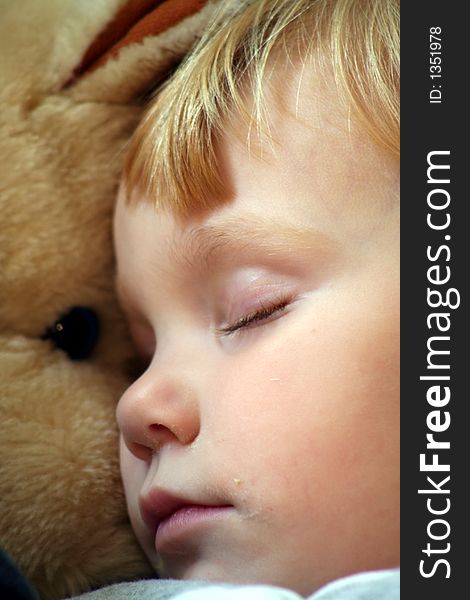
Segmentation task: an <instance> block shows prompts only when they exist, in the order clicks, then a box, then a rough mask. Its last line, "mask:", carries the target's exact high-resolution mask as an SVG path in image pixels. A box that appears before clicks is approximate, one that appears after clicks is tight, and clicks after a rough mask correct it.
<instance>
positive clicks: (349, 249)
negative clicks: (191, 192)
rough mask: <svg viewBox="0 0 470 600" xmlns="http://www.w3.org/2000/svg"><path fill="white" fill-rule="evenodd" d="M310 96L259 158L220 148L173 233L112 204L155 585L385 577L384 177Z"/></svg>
mask: <svg viewBox="0 0 470 600" xmlns="http://www.w3.org/2000/svg"><path fill="white" fill-rule="evenodd" d="M317 83H318V85H317V87H316V88H315V89H316V95H315V94H313V95H312V93H309V94H306V93H304V94H301V95H300V98H301V101H300V104H298V102H297V100H296V94H295V91H296V90H295V85H294V86H286V89H292V90H293V91H292V92H287V93H286V95H285V97H283V98H280V97H278V98H277V101H275V100H274V98H273V97H271V99H270V100H268V102H269V103H270V104H268V108H269V110H270V111H271V114H272V119H273V121H272V130H273V131H274V132H275V136H276V142H275V143H274V146H273V147H272V148H270V149H268V147H267V146H265V147H264V151H265V155H264V157H263V159H262V160H260V159H259V158H256V157H255V156H250V155H249V153H248V151H247V149H246V148H245V147H244V146H243V145H242V144H240V143H239V142H236V141H235V140H233V139H231V138H227V139H225V140H223V141H222V143H221V145H220V148H219V150H220V156H221V158H222V160H223V165H224V172H225V174H226V176H227V178H228V181H229V183H230V185H231V188H232V191H233V200H232V201H231V202H229V203H227V204H225V205H224V206H223V207H222V208H219V209H217V210H215V211H213V212H212V213H211V214H209V215H206V216H204V217H203V218H200V219H199V220H196V219H193V220H188V221H186V222H184V223H182V222H180V221H178V220H176V219H175V218H174V217H173V216H172V215H170V214H168V213H165V212H158V213H157V212H155V209H154V208H153V207H152V206H151V205H150V204H148V203H141V204H139V205H137V206H131V207H129V206H127V205H125V203H124V202H123V199H122V198H119V200H118V206H117V211H116V220H115V238H116V252H117V260H118V283H119V288H120V290H121V295H122V298H123V303H124V305H125V307H126V312H127V313H128V316H129V321H130V326H131V329H132V332H133V336H134V338H135V341H136V344H137V346H138V347H139V349H140V351H141V353H142V354H143V355H144V356H147V357H148V359H149V362H150V364H149V366H148V368H147V370H146V371H145V373H144V374H143V375H142V376H141V377H140V378H139V379H138V380H137V381H136V382H135V383H134V384H133V385H132V386H131V387H130V388H129V389H128V390H127V391H126V393H125V394H124V395H123V397H122V398H121V400H120V402H119V406H118V410H117V416H118V422H119V426H120V428H121V431H122V439H123V443H122V444H121V459H122V476H123V480H124V486H125V490H126V495H127V500H128V506H129V511H130V516H131V520H132V523H133V526H134V529H135V531H136V534H137V537H138V539H139V540H140V542H141V544H142V546H143V548H144V549H145V551H146V553H147V555H148V556H149V558H150V560H151V561H152V563H153V564H154V565H155V566H157V565H158V566H159V567H162V568H163V572H164V575H166V576H169V577H175V578H184V579H190V578H193V579H209V580H219V579H220V580H225V581H235V582H263V583H273V584H278V585H283V586H287V587H290V588H292V589H294V590H296V591H298V592H300V593H309V592H312V591H313V590H314V589H316V588H318V587H319V586H320V585H322V584H323V583H325V582H327V581H330V580H332V579H335V578H337V577H340V576H343V575H347V574H350V573H353V572H357V571H361V570H367V569H374V568H382V567H388V566H395V565H397V564H398V545H399V543H398V522H399V398H398V390H399V219H398V217H399V214H398V211H399V208H398V165H397V164H395V163H394V162H392V161H391V160H388V159H386V158H385V156H384V155H383V154H381V153H380V152H379V151H378V150H377V149H376V147H375V146H373V145H372V143H371V142H370V141H369V140H368V139H367V138H366V136H365V135H363V134H362V133H361V131H360V129H359V128H358V127H356V126H355V125H354V123H352V124H351V123H350V122H349V120H348V114H347V111H345V110H343V109H342V108H341V106H340V105H339V101H338V100H337V98H336V96H335V95H334V92H333V89H332V87H331V86H325V85H323V84H321V83H320V82H317ZM302 98H303V100H302ZM296 102H297V115H296V116H294V115H293V114H287V112H288V110H289V109H291V113H294V112H295V103H296ZM281 104H282V107H280V105H281ZM243 319H244V320H243ZM224 328H225V329H226V330H225V331H224V332H221V331H216V330H222V329H224ZM167 494H169V495H170V496H171V497H172V498H170V499H169V498H168V497H167ZM173 497H176V500H175V502H173V500H174V499H175V498H173ZM182 505H184V506H190V505H192V506H194V505H198V506H199V508H198V509H195V508H194V507H193V508H192V509H188V508H187V509H186V510H184V509H183V510H181V511H179V512H174V511H175V510H176V509H177V508H179V507H180V506H182ZM161 507H164V508H165V514H166V512H167V511H173V512H174V516H172V517H170V518H169V519H166V520H164V521H163V522H162V523H161V524H160V525H159V526H158V529H157V525H158V521H159V519H160V518H161V517H162V516H163V515H162V514H159V512H158V511H159V510H161ZM208 507H212V509H209V508H208ZM214 507H216V509H215V510H214Z"/></svg>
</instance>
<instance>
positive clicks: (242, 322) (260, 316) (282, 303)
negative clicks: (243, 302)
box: [216, 298, 291, 336]
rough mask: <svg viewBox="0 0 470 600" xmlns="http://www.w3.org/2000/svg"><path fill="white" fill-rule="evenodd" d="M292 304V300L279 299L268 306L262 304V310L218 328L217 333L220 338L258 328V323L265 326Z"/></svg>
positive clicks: (259, 309)
mask: <svg viewBox="0 0 470 600" xmlns="http://www.w3.org/2000/svg"><path fill="white" fill-rule="evenodd" d="M290 303H291V300H290V298H283V299H279V300H276V301H274V302H270V303H268V304H264V303H263V302H260V308H258V309H256V310H255V311H253V312H252V313H249V314H248V315H245V316H243V317H241V318H240V319H237V321H235V323H232V324H231V325H226V326H224V327H219V328H217V329H216V333H217V335H220V336H224V335H233V334H234V333H238V332H240V331H241V330H243V329H249V328H251V327H253V326H256V324H257V323H260V324H263V322H265V321H267V320H268V319H269V317H272V316H273V315H275V314H277V313H282V312H283V311H284V310H285V309H286V308H287V306H288V305H289V304H290Z"/></svg>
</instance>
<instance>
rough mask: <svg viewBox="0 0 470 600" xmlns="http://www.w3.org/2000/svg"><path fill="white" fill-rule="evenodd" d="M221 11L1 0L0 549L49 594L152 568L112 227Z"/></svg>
mask: <svg viewBox="0 0 470 600" xmlns="http://www.w3.org/2000/svg"><path fill="white" fill-rule="evenodd" d="M216 4H217V2H214V1H213V0H209V1H207V0H100V1H99V2H97V1H95V0H80V2H77V1H76V0H18V1H15V2H12V1H11V0H0V169H1V176H0V547H1V548H2V549H3V550H4V551H5V552H6V553H7V554H8V556H9V557H10V559H11V560H12V561H14V563H16V565H17V567H18V568H19V569H20V570H21V572H22V573H23V574H24V576H25V577H26V579H27V580H28V581H29V582H30V584H31V586H32V587H33V588H34V590H35V591H36V592H37V594H38V595H39V597H40V598H44V599H45V600H54V599H58V598H64V597H67V596H70V595H75V594H80V593H83V592H86V591H87V590H90V589H95V588H99V587H102V586H105V585H107V584H110V583H113V582H119V581H124V580H132V579H138V578H145V577H148V576H150V575H151V574H152V572H151V569H150V567H149V565H148V563H147V562H146V559H145V558H144V556H143V554H142V552H141V550H140V549H139V547H138V544H137V542H136V540H135V538H134V536H133V533H132V531H131V528H130V525H129V522H128V518H127V514H126V507H125V501H124V496H123V491H122V486H121V480H120V475H119V465H118V431H117V428H116V425H115V418H114V411H115V407H116V403H117V401H118V399H119V397H120V394H121V393H122V391H123V389H124V388H125V387H126V385H128V382H129V378H130V377H131V376H132V369H133V350H132V345H131V343H130V341H129V336H128V332H127V330H126V327H125V324H124V320H123V316H122V313H121V311H120V309H119V306H118V303H117V300H116V296H115V292H114V285H113V269H114V263H113V246H112V234H111V220H112V214H113V204H114V198H115V193H116V189H117V185H118V179H119V173H120V168H121V163H122V159H123V155H124V151H125V147H126V143H127V141H128V140H129V138H130V135H131V134H132V131H133V129H134V128H135V126H136V123H137V122H138V120H139V118H140V117H141V115H142V112H143V110H144V109H145V103H146V101H147V100H148V98H149V96H150V95H151V93H152V91H153V90H155V88H156V87H157V86H158V85H159V84H160V83H161V82H162V81H163V80H164V79H165V77H167V76H168V75H169V74H170V73H171V72H172V70H173V69H174V68H175V67H176V66H177V65H178V63H179V62H180V61H181V60H182V58H183V57H184V55H185V54H186V53H187V52H188V51H189V49H190V48H191V47H192V45H193V44H194V42H195V40H196V39H197V37H198V36H199V35H200V32H201V31H202V29H203V27H204V25H205V24H206V22H207V20H208V19H209V17H210V15H211V13H212V12H213V11H214V10H215V6H216Z"/></svg>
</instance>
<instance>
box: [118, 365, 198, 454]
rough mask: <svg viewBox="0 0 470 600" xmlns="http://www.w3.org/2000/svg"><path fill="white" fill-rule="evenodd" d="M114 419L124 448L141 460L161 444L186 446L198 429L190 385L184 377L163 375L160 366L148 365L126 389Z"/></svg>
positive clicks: (194, 398)
mask: <svg viewBox="0 0 470 600" xmlns="http://www.w3.org/2000/svg"><path fill="white" fill-rule="evenodd" d="M116 416H117V422H118V425H119V428H120V430H121V433H122V436H123V439H124V442H125V444H126V446H127V447H128V448H129V450H130V451H131V452H132V453H133V454H134V455H135V456H137V457H138V458H141V459H144V460H147V459H149V458H151V456H152V453H153V452H156V451H158V450H159V448H160V447H161V446H162V445H164V444H167V443H179V444H183V445H186V444H190V443H191V442H193V441H194V440H195V439H196V438H197V436H198V434H199V430H200V414H199V403H198V398H197V394H196V391H195V389H194V386H191V384H190V383H189V382H188V381H187V380H185V378H184V375H183V377H180V378H179V377H178V376H177V375H176V374H175V373H173V374H163V371H162V369H161V367H160V366H156V367H152V366H151V367H150V368H149V369H148V370H147V371H146V372H145V373H144V374H143V375H142V376H141V377H140V378H139V379H138V380H137V381H136V382H135V383H134V384H133V385H132V386H131V387H130V388H128V389H127V390H126V392H125V393H124V395H123V396H122V397H121V399H120V401H119V403H118V406H117V410H116Z"/></svg>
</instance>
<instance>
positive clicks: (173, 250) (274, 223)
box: [168, 217, 338, 269]
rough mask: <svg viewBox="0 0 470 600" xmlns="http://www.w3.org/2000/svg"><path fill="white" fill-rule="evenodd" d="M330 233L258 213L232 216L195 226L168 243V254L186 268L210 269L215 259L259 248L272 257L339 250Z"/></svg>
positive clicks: (228, 259)
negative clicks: (250, 215)
mask: <svg viewBox="0 0 470 600" xmlns="http://www.w3.org/2000/svg"><path fill="white" fill-rule="evenodd" d="M337 248H338V244H337V242H336V241H335V240H333V239H332V238H331V237H330V236H327V235H326V234H324V233H322V232H320V231H318V230H315V229H312V228H306V227H305V228H303V227H295V226H293V225H290V224H288V223H283V222H280V221H278V220H271V219H260V218H259V217H256V218H254V217H251V218H250V217H232V218H229V219H225V220H224V221H223V222H221V223H217V224H213V223H210V224H207V223H206V224H204V225H201V226H196V227H192V228H191V229H189V230H188V231H187V232H185V233H184V235H183V236H182V237H179V238H178V239H177V240H176V239H173V240H172V241H171V242H170V243H169V246H168V257H169V259H170V260H171V261H172V262H174V263H175V264H178V265H182V266H186V267H187V268H188V267H189V268H196V267H201V266H202V267H203V268H205V269H209V268H211V267H213V266H214V265H215V263H218V262H221V261H222V260H224V261H225V262H233V261H236V260H238V259H241V258H243V256H244V255H247V254H251V253H253V252H256V254H257V255H258V256H263V255H264V256H265V257H266V258H267V259H268V260H269V258H270V257H271V258H276V257H278V258H282V257H284V258H287V259H289V258H291V259H292V258H302V255H301V254H299V252H302V253H303V252H305V253H306V252H308V251H315V253H316V255H317V256H323V255H324V254H330V253H332V252H334V251H335V250H337Z"/></svg>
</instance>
